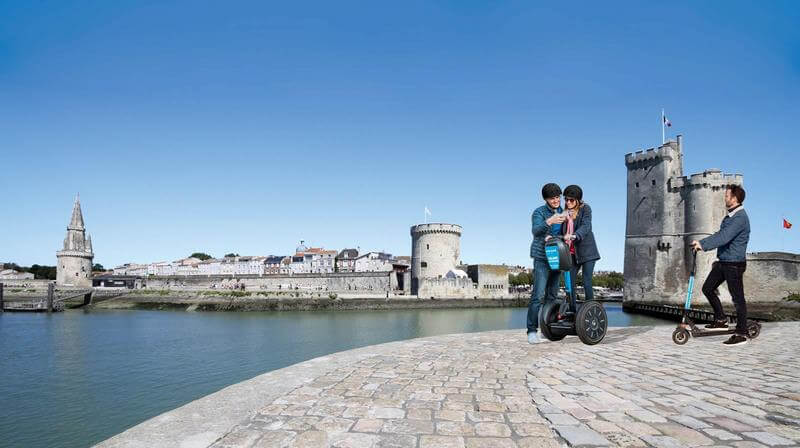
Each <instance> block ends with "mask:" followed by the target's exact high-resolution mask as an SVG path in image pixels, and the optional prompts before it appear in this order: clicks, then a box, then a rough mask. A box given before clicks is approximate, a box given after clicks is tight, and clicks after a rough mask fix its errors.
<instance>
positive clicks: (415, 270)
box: [411, 223, 461, 294]
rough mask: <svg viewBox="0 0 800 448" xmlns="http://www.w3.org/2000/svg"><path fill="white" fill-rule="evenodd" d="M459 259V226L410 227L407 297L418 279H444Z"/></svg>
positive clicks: (414, 291)
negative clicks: (409, 263) (409, 266)
mask: <svg viewBox="0 0 800 448" xmlns="http://www.w3.org/2000/svg"><path fill="white" fill-rule="evenodd" d="M460 258H461V226H459V225H458V224H442V223H432V224H417V225H415V226H411V294H417V292H418V290H419V280H420V279H421V278H439V277H444V276H445V275H446V274H447V272H448V271H450V270H451V269H455V267H456V266H458V262H459V259H460Z"/></svg>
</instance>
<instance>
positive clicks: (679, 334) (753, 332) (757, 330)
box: [672, 250, 761, 345]
mask: <svg viewBox="0 0 800 448" xmlns="http://www.w3.org/2000/svg"><path fill="white" fill-rule="evenodd" d="M696 270H697V252H695V251H694V250H693V251H692V272H691V273H690V274H689V290H688V291H687V292H686V303H685V304H684V306H683V314H682V315H681V321H680V323H679V324H678V326H677V327H676V328H675V331H673V332H672V342H674V343H676V344H678V345H683V344H685V343H687V342H689V336H690V335H691V336H692V337H695V338H699V337H703V336H720V335H725V334H734V333H736V328H735V327H734V328H727V329H705V328H700V327H698V326H697V325H695V323H694V321H693V320H692V319H691V318H690V317H689V312H690V311H692V291H693V290H694V274H695V271H696ZM759 334H761V324H760V323H759V322H756V321H754V320H749V319H748V320H747V337H749V338H750V339H755V338H757V337H758V335H759Z"/></svg>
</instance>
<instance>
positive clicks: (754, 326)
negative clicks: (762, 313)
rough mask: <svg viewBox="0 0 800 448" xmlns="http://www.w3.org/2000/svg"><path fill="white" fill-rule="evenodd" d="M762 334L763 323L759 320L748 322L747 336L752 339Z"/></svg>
mask: <svg viewBox="0 0 800 448" xmlns="http://www.w3.org/2000/svg"><path fill="white" fill-rule="evenodd" d="M759 334H761V324H760V323H758V322H750V323H748V324H747V336H748V337H749V338H750V339H755V338H757V337H758V335H759Z"/></svg>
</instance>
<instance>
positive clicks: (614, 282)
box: [592, 271, 625, 290]
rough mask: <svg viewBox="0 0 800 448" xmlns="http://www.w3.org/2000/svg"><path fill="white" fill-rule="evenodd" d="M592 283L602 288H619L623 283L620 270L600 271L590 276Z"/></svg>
mask: <svg viewBox="0 0 800 448" xmlns="http://www.w3.org/2000/svg"><path fill="white" fill-rule="evenodd" d="M592 284H593V285H594V286H602V287H604V288H608V289H613V290H620V289H622V287H623V285H624V284H625V280H624V279H623V278H622V273H621V272H614V271H611V272H601V273H597V274H595V275H594V277H592Z"/></svg>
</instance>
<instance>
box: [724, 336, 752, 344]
mask: <svg viewBox="0 0 800 448" xmlns="http://www.w3.org/2000/svg"><path fill="white" fill-rule="evenodd" d="M746 343H747V337H745V336H742V335H740V334H735V335H733V336H731V337H730V338H729V339H728V340H727V341H725V342H723V344H725V345H739V344H746Z"/></svg>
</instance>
